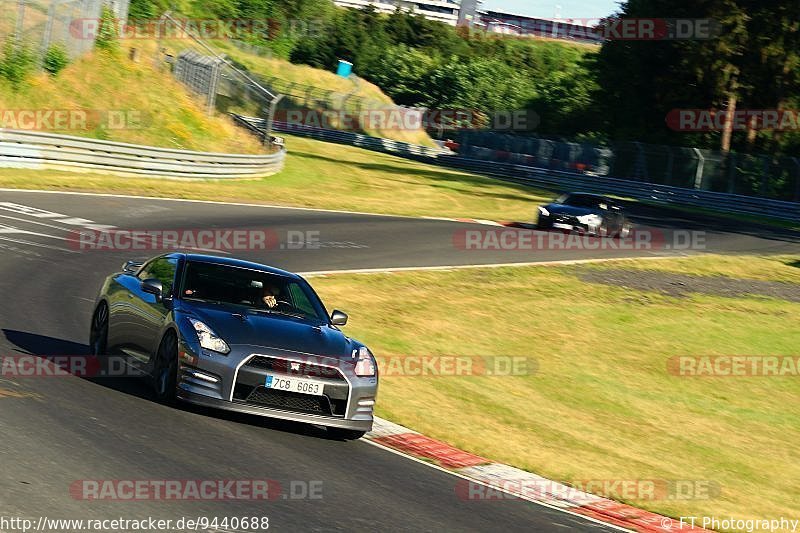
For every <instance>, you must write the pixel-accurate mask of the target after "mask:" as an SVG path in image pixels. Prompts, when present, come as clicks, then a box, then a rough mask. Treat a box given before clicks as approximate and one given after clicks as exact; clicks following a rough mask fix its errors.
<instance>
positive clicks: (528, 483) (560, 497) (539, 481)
mask: <svg viewBox="0 0 800 533" xmlns="http://www.w3.org/2000/svg"><path fill="white" fill-rule="evenodd" d="M365 438H366V439H367V440H369V441H370V442H372V443H375V444H379V445H380V446H383V447H386V448H389V449H391V450H394V451H396V452H399V453H401V454H403V455H407V456H410V457H412V458H415V459H418V460H422V461H426V462H430V463H432V464H434V465H436V466H437V467H439V468H441V469H443V470H446V471H449V472H452V473H453V474H455V475H457V476H458V477H459V478H461V479H460V480H459V481H458V482H456V483H455V485H454V493H455V496H456V497H457V498H460V499H462V500H465V501H466V500H503V499H505V500H507V499H522V500H527V501H531V502H534V503H539V504H541V505H544V506H547V507H550V508H554V509H559V510H562V511H565V512H568V513H570V514H577V515H581V516H585V517H587V518H589V519H592V520H594V521H598V522H602V523H604V524H609V525H612V526H617V527H619V528H624V529H629V530H631V531H640V532H645V533H656V532H657V533H672V532H674V531H693V532H701V531H708V530H705V529H702V528H698V527H692V526H690V525H689V524H686V523H681V522H680V521H678V520H675V519H673V518H669V517H667V516H662V515H659V514H656V513H651V512H649V511H645V510H643V509H638V508H636V507H633V506H630V505H626V504H624V503H619V502H616V501H614V500H609V499H608V498H603V497H602V496H596V495H594V494H590V493H587V492H583V491H580V490H577V489H575V488H573V487H570V486H568V485H564V484H562V483H558V482H555V481H552V480H549V479H547V478H544V477H541V476H537V475H536V474H532V473H530V472H526V471H524V470H521V469H519V468H514V467H513V466H509V465H505V464H501V463H494V462H492V461H490V460H488V459H485V458H483V457H480V456H477V455H474V454H471V453H469V452H465V451H463V450H459V449H458V448H455V447H453V446H450V445H449V444H446V443H444V442H441V441H438V440H436V439H432V438H430V437H426V436H425V435H422V434H421V433H418V432H416V431H412V430H410V429H408V428H406V427H403V426H401V425H399V424H395V423H394V422H390V421H388V420H383V419H382V418H377V417H376V418H375V423H374V425H373V429H372V431H371V432H369V433H367V435H366V436H365Z"/></svg>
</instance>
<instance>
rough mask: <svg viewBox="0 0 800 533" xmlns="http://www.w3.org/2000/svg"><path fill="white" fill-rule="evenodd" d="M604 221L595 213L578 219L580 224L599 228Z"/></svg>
mask: <svg viewBox="0 0 800 533" xmlns="http://www.w3.org/2000/svg"><path fill="white" fill-rule="evenodd" d="M602 220H603V219H602V218H601V217H600V215H595V214H594V213H592V214H591V215H583V216H579V217H578V222H580V223H581V224H588V225H590V226H599V225H600V222H601V221H602Z"/></svg>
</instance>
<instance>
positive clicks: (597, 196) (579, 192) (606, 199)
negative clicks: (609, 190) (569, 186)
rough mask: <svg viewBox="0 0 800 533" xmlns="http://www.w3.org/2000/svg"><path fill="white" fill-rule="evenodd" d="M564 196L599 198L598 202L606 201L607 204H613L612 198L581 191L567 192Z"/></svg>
mask: <svg viewBox="0 0 800 533" xmlns="http://www.w3.org/2000/svg"><path fill="white" fill-rule="evenodd" d="M564 194H566V195H569V196H573V195H575V196H591V197H592V198H597V199H598V200H605V201H607V202H612V200H611V198H609V197H608V196H603V195H602V194H595V193H591V192H581V191H572V192H565V193H564Z"/></svg>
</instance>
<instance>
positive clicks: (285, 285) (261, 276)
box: [181, 261, 327, 322]
mask: <svg viewBox="0 0 800 533" xmlns="http://www.w3.org/2000/svg"><path fill="white" fill-rule="evenodd" d="M181 298H182V299H184V300H194V301H202V302H213V303H224V304H233V305H241V306H245V307H247V308H248V309H250V310H252V311H255V312H262V313H270V314H277V315H286V316H292V317H296V318H301V319H304V320H310V321H315V322H325V321H327V318H326V313H325V308H324V306H323V305H322V302H320V300H319V298H318V297H317V295H316V294H315V293H314V291H313V290H312V289H311V288H310V287H309V286H308V284H307V283H305V282H300V281H298V280H296V279H293V278H290V277H286V276H281V275H278V274H271V273H269V272H262V271H259V270H250V269H247V268H239V267H232V266H227V265H219V264H214V263H205V262H200V261H190V262H189V263H188V264H187V266H186V274H185V276H184V281H183V284H182V287H181Z"/></svg>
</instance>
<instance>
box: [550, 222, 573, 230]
mask: <svg viewBox="0 0 800 533" xmlns="http://www.w3.org/2000/svg"><path fill="white" fill-rule="evenodd" d="M553 227H554V228H556V229H572V225H571V224H562V223H561V222H553Z"/></svg>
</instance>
